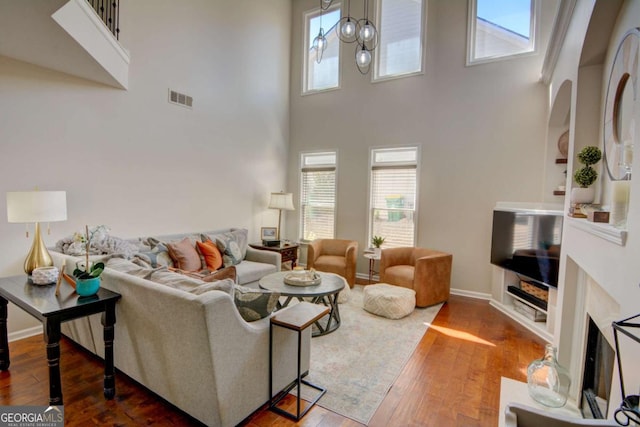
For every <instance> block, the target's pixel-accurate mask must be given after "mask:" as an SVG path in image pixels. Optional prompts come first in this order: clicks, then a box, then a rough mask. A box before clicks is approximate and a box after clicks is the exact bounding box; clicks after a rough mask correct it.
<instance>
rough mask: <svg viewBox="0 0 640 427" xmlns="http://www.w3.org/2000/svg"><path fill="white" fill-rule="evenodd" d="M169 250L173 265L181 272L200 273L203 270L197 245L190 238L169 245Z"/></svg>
mask: <svg viewBox="0 0 640 427" xmlns="http://www.w3.org/2000/svg"><path fill="white" fill-rule="evenodd" d="M167 249H168V250H169V256H170V257H171V259H172V260H173V265H174V266H175V267H177V268H179V269H180V270H185V271H198V270H201V269H202V262H201V261H200V254H198V251H197V250H196V248H195V245H194V244H193V243H192V242H191V240H190V239H189V238H188V237H185V238H184V239H182V240H179V241H176V242H171V243H167Z"/></svg>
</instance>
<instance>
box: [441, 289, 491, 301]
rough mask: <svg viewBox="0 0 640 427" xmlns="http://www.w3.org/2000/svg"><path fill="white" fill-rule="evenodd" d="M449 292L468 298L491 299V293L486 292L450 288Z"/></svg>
mask: <svg viewBox="0 0 640 427" xmlns="http://www.w3.org/2000/svg"><path fill="white" fill-rule="evenodd" d="M451 293H452V294H453V295H459V296H461V297H469V298H476V299H484V300H490V299H491V294H488V293H486V292H475V291H468V290H466V289H456V288H451Z"/></svg>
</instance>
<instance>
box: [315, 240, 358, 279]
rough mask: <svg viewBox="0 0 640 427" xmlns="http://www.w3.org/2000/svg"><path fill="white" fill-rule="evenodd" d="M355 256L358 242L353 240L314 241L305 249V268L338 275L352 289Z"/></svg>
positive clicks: (354, 274) (354, 277)
mask: <svg viewBox="0 0 640 427" xmlns="http://www.w3.org/2000/svg"><path fill="white" fill-rule="evenodd" d="M357 254H358V242H356V241H355V240H340V239H316V240H314V241H313V242H311V243H309V246H308V248H307V268H315V269H316V270H318V271H324V272H327V273H335V274H338V275H340V276H342V277H344V278H345V279H346V280H347V283H348V284H349V287H353V285H354V284H355V282H356V257H357Z"/></svg>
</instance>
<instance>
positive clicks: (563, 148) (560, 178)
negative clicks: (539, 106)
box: [543, 79, 573, 203]
mask: <svg viewBox="0 0 640 427" xmlns="http://www.w3.org/2000/svg"><path fill="white" fill-rule="evenodd" d="M572 87H573V82H572V81H571V80H568V79H567V80H565V81H564V82H562V84H561V85H560V89H558V92H557V93H556V97H555V99H554V100H553V104H552V105H551V110H550V111H551V112H550V114H549V121H548V129H547V165H548V171H547V174H546V180H545V188H544V197H543V198H544V200H545V201H546V202H554V203H562V202H563V201H564V194H565V190H566V186H567V183H566V173H565V171H566V170H567V156H568V153H569V152H571V151H570V150H571V149H570V147H571V144H570V141H571V135H570V132H569V127H570V124H571V90H572Z"/></svg>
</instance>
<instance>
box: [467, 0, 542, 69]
mask: <svg viewBox="0 0 640 427" xmlns="http://www.w3.org/2000/svg"><path fill="white" fill-rule="evenodd" d="M536 4H537V0H469V28H468V34H469V40H468V44H467V65H469V64H472V63H474V62H487V61H491V60H494V59H497V58H505V57H509V56H513V55H519V54H523V53H528V52H533V51H534V50H535V42H534V41H535V27H536V19H535V18H536V14H535V10H536Z"/></svg>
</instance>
